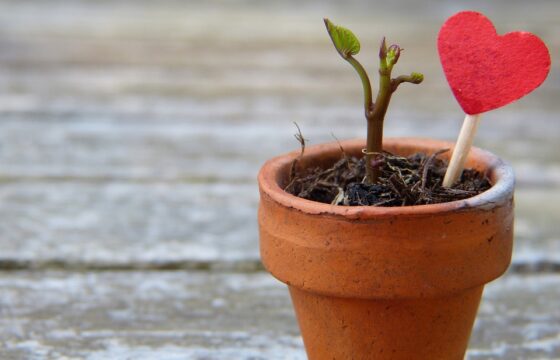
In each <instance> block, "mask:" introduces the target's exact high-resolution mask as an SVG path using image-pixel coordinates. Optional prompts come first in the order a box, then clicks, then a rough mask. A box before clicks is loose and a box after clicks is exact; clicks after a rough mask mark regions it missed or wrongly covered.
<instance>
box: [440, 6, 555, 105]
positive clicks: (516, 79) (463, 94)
mask: <svg viewBox="0 0 560 360" xmlns="http://www.w3.org/2000/svg"><path fill="white" fill-rule="evenodd" d="M438 51H439V56H440V59H441V64H442V65H443V70H444V73H445V76H446V77H447V81H448V82H449V85H450V86H451V90H452V91H453V94H454V95H455V97H456V98H457V101H458V102H459V104H460V105H461V107H462V108H463V110H464V111H465V113H467V114H471V115H474V114H480V113H483V112H486V111H489V110H492V109H496V108H499V107H502V106H504V105H507V104H509V103H511V102H513V101H515V100H517V99H519V98H521V97H523V96H524V95H527V94H528V93H530V92H531V91H533V90H534V89H536V88H537V87H538V86H539V85H540V84H541V83H542V82H543V81H544V80H545V78H546V76H547V75H548V72H549V70H550V54H549V52H548V49H547V47H546V45H545V44H544V43H543V42H542V40H541V39H539V38H538V37H537V36H535V35H533V34H531V33H528V32H522V31H516V32H511V33H507V34H505V35H501V36H500V35H498V34H497V33H496V29H495V28H494V25H493V24H492V22H491V21H490V20H489V19H488V18H486V17H485V16H484V15H482V14H480V13H478V12H474V11H463V12H460V13H457V14H455V15H454V16H452V17H450V18H449V19H448V20H447V21H446V22H445V24H444V25H443V26H442V28H441V30H440V32H439V36H438Z"/></svg>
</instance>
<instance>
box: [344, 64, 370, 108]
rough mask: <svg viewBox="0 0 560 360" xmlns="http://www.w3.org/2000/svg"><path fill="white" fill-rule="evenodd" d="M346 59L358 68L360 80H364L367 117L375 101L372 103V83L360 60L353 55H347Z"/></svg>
mask: <svg viewBox="0 0 560 360" xmlns="http://www.w3.org/2000/svg"><path fill="white" fill-rule="evenodd" d="M345 60H346V61H348V62H349V63H350V65H352V67H353V68H354V69H355V70H356V72H357V73H358V75H359V76H360V80H362V86H363V88H364V109H365V112H366V117H367V115H368V113H369V112H370V111H371V109H372V107H373V103H372V99H373V93H372V91H371V83H370V81H369V77H368V75H367V72H366V70H365V69H364V67H363V66H362V64H360V62H359V61H358V60H356V59H355V58H354V57H352V55H348V56H346V57H345Z"/></svg>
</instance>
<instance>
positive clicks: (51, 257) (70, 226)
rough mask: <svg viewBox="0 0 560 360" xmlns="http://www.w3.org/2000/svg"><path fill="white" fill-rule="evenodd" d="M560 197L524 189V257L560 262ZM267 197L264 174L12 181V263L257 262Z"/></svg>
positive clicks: (519, 231) (0, 203)
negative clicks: (179, 179)
mask: <svg viewBox="0 0 560 360" xmlns="http://www.w3.org/2000/svg"><path fill="white" fill-rule="evenodd" d="M559 196H560V194H559V193H558V191H546V190H531V189H528V190H525V189H520V190H519V191H518V192H517V218H516V246H515V255H514V263H516V264H518V265H520V266H521V265H522V264H523V265H524V266H528V267H531V266H537V267H538V266H541V265H542V264H557V266H560V257H559V254H560V248H559V246H560V245H559V244H560V237H559V236H560V234H559V233H558V226H557V223H558V212H557V211H556V209H557V206H558V205H557V204H558V203H560V197H559ZM257 203H258V192H257V186H256V184H255V183H248V184H226V183H220V182H217V183H214V184H203V183H200V184H181V183H173V184H172V183H166V182H159V183H158V182H155V183H153V182H148V183H142V182H137V183H130V182H100V183H97V182H90V183H88V182H75V181H68V182H23V183H10V184H3V185H2V186H0V233H1V234H2V236H1V237H0V248H1V249H2V253H1V254H0V258H1V259H3V260H4V262H5V263H4V266H5V267H10V266H16V267H21V266H24V265H21V263H22V262H26V261H31V264H30V265H29V266H32V265H33V264H35V265H37V266H43V265H41V264H42V263H45V262H47V263H48V262H54V263H55V264H58V265H57V266H63V267H70V268H72V267H92V268H97V267H103V266H107V267H127V266H128V267H132V268H134V267H143V266H155V267H157V266H158V265H157V264H160V266H164V265H162V264H170V265H167V266H178V267H199V266H201V267H226V268H228V267H233V268H237V267H245V266H249V267H255V266H258V265H257V264H258V234H257V221H256V216H257ZM18 262H19V263H20V265H17V263H18ZM10 263H16V264H15V265H10ZM150 264H152V265H150ZM172 264H175V265H172ZM251 264H252V265H251Z"/></svg>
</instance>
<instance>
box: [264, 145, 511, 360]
mask: <svg viewBox="0 0 560 360" xmlns="http://www.w3.org/2000/svg"><path fill="white" fill-rule="evenodd" d="M342 146H343V147H344V149H345V151H346V152H347V153H349V154H353V155H358V154H360V152H361V149H362V148H363V147H364V141H362V140H351V141H345V142H342ZM449 147H452V144H450V143H446V142H441V141H432V140H421V139H386V141H385V143H384V148H385V149H386V150H388V151H390V152H393V153H396V154H399V155H409V154H412V153H414V152H418V151H421V152H425V153H433V152H435V151H437V150H439V149H442V148H449ZM298 154H299V151H295V152H293V153H290V154H287V155H283V156H279V157H276V158H274V159H272V160H269V161H268V162H267V163H266V164H265V165H264V166H263V168H262V169H261V171H260V173H259V177H258V181H259V187H260V195H261V200H260V206H259V228H260V251H261V257H262V261H263V263H264V266H265V267H266V269H268V271H270V272H271V273H272V275H274V276H275V277H276V278H278V279H279V280H280V281H282V282H284V283H286V284H287V285H288V287H289V290H290V294H291V297H292V302H293V305H294V308H295V311H296V315H297V319H298V322H299V326H300V329H301V333H302V336H303V341H304V343H305V348H306V351H307V354H308V357H309V359H312V360H313V359H318V360H324V359H407V360H409V359H431V360H433V359H463V357H464V354H465V351H466V349H467V345H468V341H469V337H470V333H471V329H472V326H473V323H474V320H475V317H476V312H477V309H478V305H479V302H480V298H481V295H482V291H483V288H484V285H485V284H486V283H488V282H490V281H492V280H493V279H496V278H497V277H499V276H500V275H501V274H502V273H504V271H505V270H506V269H507V267H508V265H509V263H510V260H511V253H512V240H513V189H514V177H513V172H512V170H511V168H510V167H509V166H508V165H507V164H505V163H504V162H503V161H501V160H500V159H499V158H497V157H496V156H494V155H492V154H490V153H488V152H486V151H483V150H480V149H476V148H474V149H473V150H472V151H471V153H470V157H469V159H468V160H467V167H472V168H476V169H478V170H479V171H483V172H486V173H487V174H488V175H489V178H490V179H491V182H492V184H493V186H492V187H491V188H490V189H489V190H487V191H486V192H484V193H482V194H480V195H478V196H475V197H472V198H469V199H466V200H461V201H454V202H449V203H444V204H436V205H420V206H408V207H391V208H386V207H363V206H358V207H348V206H333V205H328V204H322V203H318V202H313V201H309V200H305V199H301V198H298V197H295V196H293V195H290V194H288V193H286V192H285V191H283V190H282V189H283V187H284V186H285V185H286V182H287V179H288V174H289V169H290V166H291V163H292V161H293V159H294V158H296V157H297V156H298ZM339 158H340V148H339V145H338V144H337V143H330V144H325V145H319V146H314V147H311V148H308V149H307V150H306V153H305V158H304V159H303V161H302V162H301V164H302V165H303V166H311V165H315V166H316V165H328V164H332V163H334V161H336V160H337V159H339Z"/></svg>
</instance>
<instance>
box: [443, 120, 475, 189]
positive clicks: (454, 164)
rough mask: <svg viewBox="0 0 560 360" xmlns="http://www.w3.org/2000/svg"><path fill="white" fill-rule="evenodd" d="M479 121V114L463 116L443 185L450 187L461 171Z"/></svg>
mask: <svg viewBox="0 0 560 360" xmlns="http://www.w3.org/2000/svg"><path fill="white" fill-rule="evenodd" d="M479 121H480V114H477V115H467V116H465V121H464V122H463V127H461V132H460V133H459V137H458V138H457V143H455V147H454V148H453V154H452V155H451V160H450V161H449V166H448V167H447V172H446V173H445V177H444V178H443V186H444V187H447V188H448V187H451V186H452V185H453V184H454V183H455V182H456V181H457V180H458V179H459V177H460V176H461V174H462V173H463V168H464V166H465V160H467V155H468V154H469V151H470V149H471V146H472V143H473V139H474V135H475V134H476V128H477V127H478V122H479Z"/></svg>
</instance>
